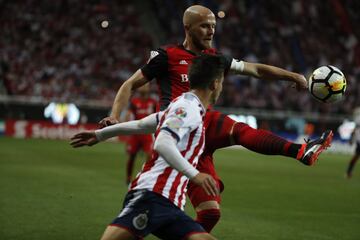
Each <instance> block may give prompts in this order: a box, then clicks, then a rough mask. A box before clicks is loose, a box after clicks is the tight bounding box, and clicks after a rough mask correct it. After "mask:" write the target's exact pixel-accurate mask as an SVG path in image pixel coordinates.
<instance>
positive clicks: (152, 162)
mask: <svg viewBox="0 0 360 240" xmlns="http://www.w3.org/2000/svg"><path fill="white" fill-rule="evenodd" d="M151 155H152V157H151V159H150V160H149V161H148V162H146V163H145V164H144V167H143V169H142V171H141V173H140V174H139V175H138V176H137V177H136V178H135V179H134V181H132V183H131V187H130V189H133V188H134V187H136V185H137V182H138V181H139V178H140V176H141V175H142V174H144V173H146V172H148V171H150V169H151V168H152V167H153V166H154V165H155V162H156V159H158V157H159V154H158V153H157V152H156V151H154V150H153V151H152V154H151Z"/></svg>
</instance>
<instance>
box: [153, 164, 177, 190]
mask: <svg viewBox="0 0 360 240" xmlns="http://www.w3.org/2000/svg"><path fill="white" fill-rule="evenodd" d="M172 170H173V168H172V167H167V168H165V170H164V172H163V173H162V174H160V175H159V176H158V178H157V179H156V183H155V185H154V188H153V191H154V192H157V193H160V194H162V191H163V189H164V187H165V185H166V182H167V180H168V178H169V176H170V174H171V172H172Z"/></svg>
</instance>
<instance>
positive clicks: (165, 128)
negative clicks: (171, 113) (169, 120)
mask: <svg viewBox="0 0 360 240" xmlns="http://www.w3.org/2000/svg"><path fill="white" fill-rule="evenodd" d="M161 130H165V131H168V132H169V133H170V134H171V136H172V137H173V138H175V140H176V141H177V142H179V141H180V137H179V135H177V134H176V133H175V132H174V131H173V130H171V129H170V128H168V127H163V128H161Z"/></svg>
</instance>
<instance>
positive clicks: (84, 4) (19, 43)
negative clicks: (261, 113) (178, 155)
mask: <svg viewBox="0 0 360 240" xmlns="http://www.w3.org/2000/svg"><path fill="white" fill-rule="evenodd" d="M149 1H150V3H151V4H148V6H150V7H143V8H141V7H139V6H140V5H141V4H136V2H139V1H133V2H129V1H105V0H104V1H100V0H89V1H86V0H59V1H46V0H40V1H39V0H37V1H35V0H23V1H21V0H13V1H6V0H0V24H1V35H0V78H1V79H2V85H3V93H2V94H7V95H25V96H37V97H39V98H42V99H45V100H49V99H56V100H61V101H74V100H79V99H83V100H87V99H91V100H99V101H102V102H103V103H104V104H108V105H109V106H110V105H111V104H112V101H113V98H114V96H115V94H116V91H117V90H118V88H119V86H120V85H121V83H122V82H123V81H125V80H126V79H127V78H128V77H129V76H130V75H131V74H132V73H133V72H135V71H136V69H138V68H139V67H140V66H141V65H142V64H144V63H145V62H146V60H147V58H148V55H149V50H151V49H153V48H157V47H158V46H156V42H161V43H163V44H168V43H182V41H183V37H184V33H183V28H182V13H183V11H184V10H185V9H186V8H187V7H188V6H189V5H191V4H194V3H201V4H204V5H206V6H208V7H210V8H211V9H212V10H213V11H214V12H217V11H218V10H223V11H225V13H226V17H225V18H224V19H218V24H217V29H216V37H215V46H216V47H217V48H218V49H219V50H220V51H221V52H223V53H225V54H229V55H231V56H233V57H234V58H238V59H244V60H246V61H250V62H261V63H266V64H271V65H275V66H279V67H283V68H286V69H289V70H293V71H297V72H300V73H303V74H305V76H309V75H310V73H311V72H312V71H313V70H314V69H315V68H317V67H318V66H321V65H326V64H331V65H334V66H337V67H339V68H340V69H341V70H342V71H343V72H344V73H345V75H346V76H347V81H348V88H347V92H346V98H345V101H346V103H338V104H333V105H324V104H321V103H318V102H316V101H315V100H314V99H312V98H311V96H310V95H309V94H307V93H306V92H305V93H304V92H302V93H297V92H296V91H295V90H294V89H292V88H291V86H290V85H289V83H286V82H281V83H279V82H266V81H259V80H256V79H251V80H249V79H248V78H245V77H241V76H228V77H227V78H226V83H225V85H224V93H223V95H222V98H221V100H220V102H219V103H218V105H219V106H223V107H241V108H257V109H274V110H295V111H303V112H312V111H316V112H321V113H344V114H350V113H351V112H352V110H353V108H354V107H355V106H359V105H360V85H359V86H357V84H356V81H357V79H360V28H359V27H358V26H359V24H360V14H359V12H360V1H357V0H345V1H341V0H324V1H316V0H313V1H308V0H294V1H277V0H239V1H227V0H222V1H220V0H219V1H216V0H207V1H180V0H173V1H170V0H169V1H164V0H149ZM144 11H152V14H153V16H156V19H155V21H151V22H150V21H146V18H144V17H141V16H143V13H144ZM103 20H108V21H109V26H108V27H106V28H103V27H101V22H102V21H103ZM153 23H155V24H157V25H158V26H157V27H158V28H155V27H154V28H152V27H153V26H151V24H153ZM152 29H160V30H161V31H162V35H163V36H165V39H157V40H158V41H155V40H154V38H156V37H157V33H155V34H154V33H152V32H151V31H152Z"/></svg>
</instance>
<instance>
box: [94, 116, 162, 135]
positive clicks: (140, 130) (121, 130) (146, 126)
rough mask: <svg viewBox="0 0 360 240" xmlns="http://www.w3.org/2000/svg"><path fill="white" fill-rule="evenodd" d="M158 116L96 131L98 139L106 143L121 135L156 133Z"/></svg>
mask: <svg viewBox="0 0 360 240" xmlns="http://www.w3.org/2000/svg"><path fill="white" fill-rule="evenodd" d="M157 114H158V113H153V114H151V115H149V116H147V117H145V118H143V119H141V120H135V121H130V122H123V123H118V124H115V125H112V126H109V127H105V128H102V129H98V130H95V134H96V138H97V139H98V140H99V141H104V140H106V139H109V138H112V137H115V136H119V135H133V134H148V133H154V132H155V130H156V126H157V119H156V115H157Z"/></svg>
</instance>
